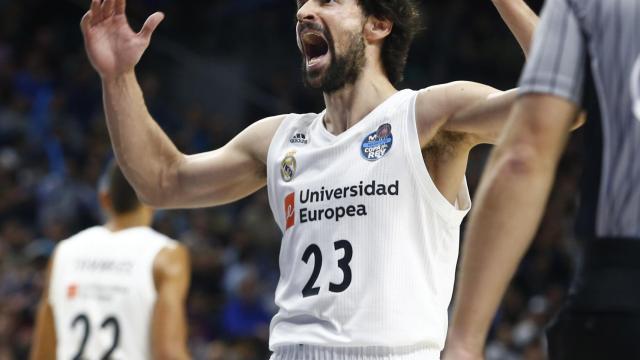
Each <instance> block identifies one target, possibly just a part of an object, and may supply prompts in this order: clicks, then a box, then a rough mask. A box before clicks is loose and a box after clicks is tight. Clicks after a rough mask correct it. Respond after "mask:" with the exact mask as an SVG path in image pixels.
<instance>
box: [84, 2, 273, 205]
mask: <svg viewBox="0 0 640 360" xmlns="http://www.w3.org/2000/svg"><path fill="white" fill-rule="evenodd" d="M163 18H164V15H163V14H162V13H159V12H157V13H154V14H153V15H151V16H150V17H149V18H148V19H147V21H146V22H145V24H144V25H143V27H142V30H141V31H140V32H138V33H135V32H134V31H133V30H132V29H131V27H130V26H129V24H128V23H127V19H126V15H125V0H104V1H102V2H101V1H100V0H93V1H92V2H91V9H90V10H89V11H88V12H87V13H86V14H85V16H84V17H83V18H82V21H81V28H82V33H83V36H84V40H85V48H86V50H87V54H88V56H89V60H90V61H91V63H92V65H93V67H94V68H95V69H96V71H97V72H98V73H99V74H100V77H101V79H102V89H103V101H104V110H105V115H106V118H107V126H108V128H109V134H110V137H111V141H112V144H113V148H114V151H115V155H116V158H117V159H118V163H119V165H120V167H121V168H122V171H123V173H124V174H125V176H126V177H127V179H128V180H129V182H131V184H132V185H133V187H134V188H135V190H136V192H137V193H138V195H139V196H140V198H141V199H142V200H143V201H144V202H146V203H148V204H149V205H152V206H155V207H171V208H176V207H200V206H211V205H218V204H223V203H227V202H230V201H234V200H236V199H238V198H241V197H244V196H246V195H248V194H250V193H252V192H254V191H256V190H257V189H259V188H261V187H263V186H264V185H265V183H266V172H265V171H264V169H265V161H266V153H267V149H268V146H269V143H270V141H271V138H272V136H273V134H274V133H275V130H276V129H277V127H278V125H279V124H280V122H281V120H282V117H275V118H269V119H265V120H263V121H260V122H258V123H256V124H254V126H252V127H250V128H248V129H247V130H245V131H244V132H242V133H241V134H240V135H238V136H237V137H236V138H235V139H234V140H233V141H231V142H230V143H229V144H227V145H226V146H224V147H223V148H221V149H218V150H216V151H212V152H210V153H206V154H200V155H196V156H187V155H185V154H182V153H181V152H180V151H178V149H177V148H176V147H175V145H174V144H173V143H172V142H171V140H170V139H169V138H168V137H167V135H166V134H165V133H164V132H163V131H162V129H161V128H160V126H158V124H157V123H156V122H155V121H154V120H153V118H152V117H151V115H150V114H149V111H148V110H147V108H146V105H145V103H144V98H143V94H142V90H141V89H140V86H139V84H138V81H137V79H136V76H135V73H134V67H135V66H136V64H137V63H138V61H139V60H140V58H141V57H142V55H143V53H144V52H145V50H146V49H147V47H148V46H149V41H150V39H151V35H152V33H153V31H154V30H155V29H156V27H157V26H158V25H159V24H160V22H161V21H162V19H163Z"/></svg>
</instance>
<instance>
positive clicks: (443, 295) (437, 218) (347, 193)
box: [267, 90, 471, 357]
mask: <svg viewBox="0 0 640 360" xmlns="http://www.w3.org/2000/svg"><path fill="white" fill-rule="evenodd" d="M417 94H418V93H417V92H415V91H411V90H404V91H401V92H398V93H396V94H394V95H393V96H392V97H390V98H389V99H387V100H386V101H385V102H384V103H382V104H381V105H380V106H378V107H377V108H376V109H375V110H373V111H372V112H371V113H370V114H369V115H367V116H366V117H365V118H364V119H362V120H361V121H360V122H358V123H357V124H355V125H354V126H353V127H351V128H350V129H348V130H346V131H345V132H344V133H342V134H340V135H337V136H336V135H333V134H331V133H330V132H329V131H327V130H326V128H325V127H324V123H323V118H324V112H323V113H321V114H306V115H290V116H288V117H287V118H286V119H285V120H283V123H282V124H281V126H280V127H279V129H278V130H277V132H276V133H275V135H274V138H273V141H272V143H271V146H270V148H269V154H268V169H267V179H268V191H269V201H270V205H271V209H272V211H273V213H274V216H275V218H276V221H277V223H278V225H279V226H280V228H281V230H282V231H283V239H282V246H281V250H280V274H281V275H280V280H279V283H278V287H277V290H276V295H275V301H276V304H277V305H278V307H279V312H278V313H277V315H276V316H275V317H274V318H273V320H272V322H271V337H270V347H271V349H272V350H274V351H278V349H279V348H280V349H283V348H288V347H289V346H291V345H296V344H304V345H309V346H326V347H356V348H357V347H383V348H389V349H394V348H395V349H399V348H406V347H415V346H422V347H423V348H425V349H431V350H433V352H434V353H436V357H437V354H438V352H439V350H441V349H442V348H443V347H444V341H445V337H446V331H447V308H448V305H449V302H450V300H451V295H452V291H453V283H454V278H455V267H456V260H457V257H458V247H459V233H460V223H461V222H462V219H463V218H464V216H465V215H466V214H467V212H468V210H469V208H470V206H471V202H470V199H469V192H468V190H467V186H466V180H465V181H463V183H462V184H460V190H459V194H458V198H457V201H456V206H453V205H452V204H451V203H449V202H448V201H447V200H446V198H445V197H444V196H443V195H442V194H441V193H440V192H439V191H438V189H437V188H436V186H435V184H434V183H433V181H432V179H431V177H430V175H429V173H428V172H427V168H426V166H425V164H424V161H423V157H422V152H421V149H420V144H419V140H418V133H417V129H416V119H415V104H416V97H417ZM283 351H284V350H283Z"/></svg>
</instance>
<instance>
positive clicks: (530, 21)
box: [491, 0, 540, 55]
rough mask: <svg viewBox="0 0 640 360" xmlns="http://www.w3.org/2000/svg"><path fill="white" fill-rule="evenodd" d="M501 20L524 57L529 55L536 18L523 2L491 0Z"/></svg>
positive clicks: (520, 0)
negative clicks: (518, 45)
mask: <svg viewBox="0 0 640 360" xmlns="http://www.w3.org/2000/svg"><path fill="white" fill-rule="evenodd" d="M491 1H492V2H493V5H495V7H496V9H498V12H499V13H500V16H501V17H502V20H504V22H505V23H506V24H507V26H508V27H509V30H511V33H512V34H513V36H515V38H516V40H517V41H518V43H519V44H520V47H521V48H522V50H523V51H524V53H525V55H527V54H529V50H530V49H531V43H532V40H533V34H534V32H535V29H536V26H537V25H538V21H539V20H540V19H539V18H538V16H537V15H536V14H535V13H534V12H533V10H531V8H530V7H529V5H527V4H526V3H525V2H524V1H523V0H491Z"/></svg>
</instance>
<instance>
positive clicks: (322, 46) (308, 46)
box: [301, 32, 329, 70]
mask: <svg viewBox="0 0 640 360" xmlns="http://www.w3.org/2000/svg"><path fill="white" fill-rule="evenodd" d="M301 42H302V50H303V52H304V55H305V58H306V61H307V68H308V69H310V70H311V69H312V68H316V67H317V66H319V65H320V64H321V63H322V62H323V60H325V59H326V58H327V55H328V54H329V43H328V42H327V40H326V39H325V37H324V36H322V35H321V34H319V33H316V32H304V33H303V34H302V36H301Z"/></svg>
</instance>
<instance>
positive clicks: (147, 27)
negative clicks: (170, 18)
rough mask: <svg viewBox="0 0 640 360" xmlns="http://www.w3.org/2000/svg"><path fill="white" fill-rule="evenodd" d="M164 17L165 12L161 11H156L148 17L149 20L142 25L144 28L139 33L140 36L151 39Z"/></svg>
mask: <svg viewBox="0 0 640 360" xmlns="http://www.w3.org/2000/svg"><path fill="white" fill-rule="evenodd" d="M163 19H164V14H163V13H161V12H155V13H153V14H152V15H151V16H149V17H148V18H147V21H145V22H144V25H143V26H142V30H140V32H139V33H138V36H140V37H142V38H144V39H145V40H147V41H148V40H150V39H151V35H152V34H153V32H154V31H155V30H156V28H157V27H158V25H160V22H162V20H163Z"/></svg>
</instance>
